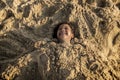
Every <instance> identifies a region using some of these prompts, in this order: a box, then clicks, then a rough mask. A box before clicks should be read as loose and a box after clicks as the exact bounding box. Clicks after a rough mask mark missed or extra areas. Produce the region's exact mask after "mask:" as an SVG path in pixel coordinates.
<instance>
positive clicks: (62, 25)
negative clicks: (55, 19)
mask: <svg viewBox="0 0 120 80" xmlns="http://www.w3.org/2000/svg"><path fill="white" fill-rule="evenodd" d="M62 27H69V28H71V27H70V25H69V24H61V25H60V26H59V28H62Z"/></svg>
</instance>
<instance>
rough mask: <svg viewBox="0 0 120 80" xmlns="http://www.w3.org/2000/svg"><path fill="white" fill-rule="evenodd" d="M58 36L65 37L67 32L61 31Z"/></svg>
mask: <svg viewBox="0 0 120 80" xmlns="http://www.w3.org/2000/svg"><path fill="white" fill-rule="evenodd" d="M59 35H67V32H64V31H61V32H60V33H59Z"/></svg>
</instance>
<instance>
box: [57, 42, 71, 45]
mask: <svg viewBox="0 0 120 80" xmlns="http://www.w3.org/2000/svg"><path fill="white" fill-rule="evenodd" d="M59 43H61V44H62V45H65V46H70V45H71V43H70V41H59Z"/></svg>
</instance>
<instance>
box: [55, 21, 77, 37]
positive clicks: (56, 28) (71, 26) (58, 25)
mask: <svg viewBox="0 0 120 80" xmlns="http://www.w3.org/2000/svg"><path fill="white" fill-rule="evenodd" d="M62 24H68V25H69V26H70V28H71V30H72V33H73V34H74V33H75V32H74V28H73V25H72V23H70V22H61V23H59V24H57V25H56V27H55V28H54V30H53V38H56V39H57V31H58V29H59V27H60V25H62Z"/></svg>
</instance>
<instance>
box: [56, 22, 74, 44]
mask: <svg viewBox="0 0 120 80" xmlns="http://www.w3.org/2000/svg"><path fill="white" fill-rule="evenodd" d="M73 37H74V35H73V32H72V29H71V27H70V26H69V25H68V24H62V25H60V27H59V28H58V31H57V38H58V39H59V40H60V41H61V42H69V43H70V40H71V39H72V38H73Z"/></svg>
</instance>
